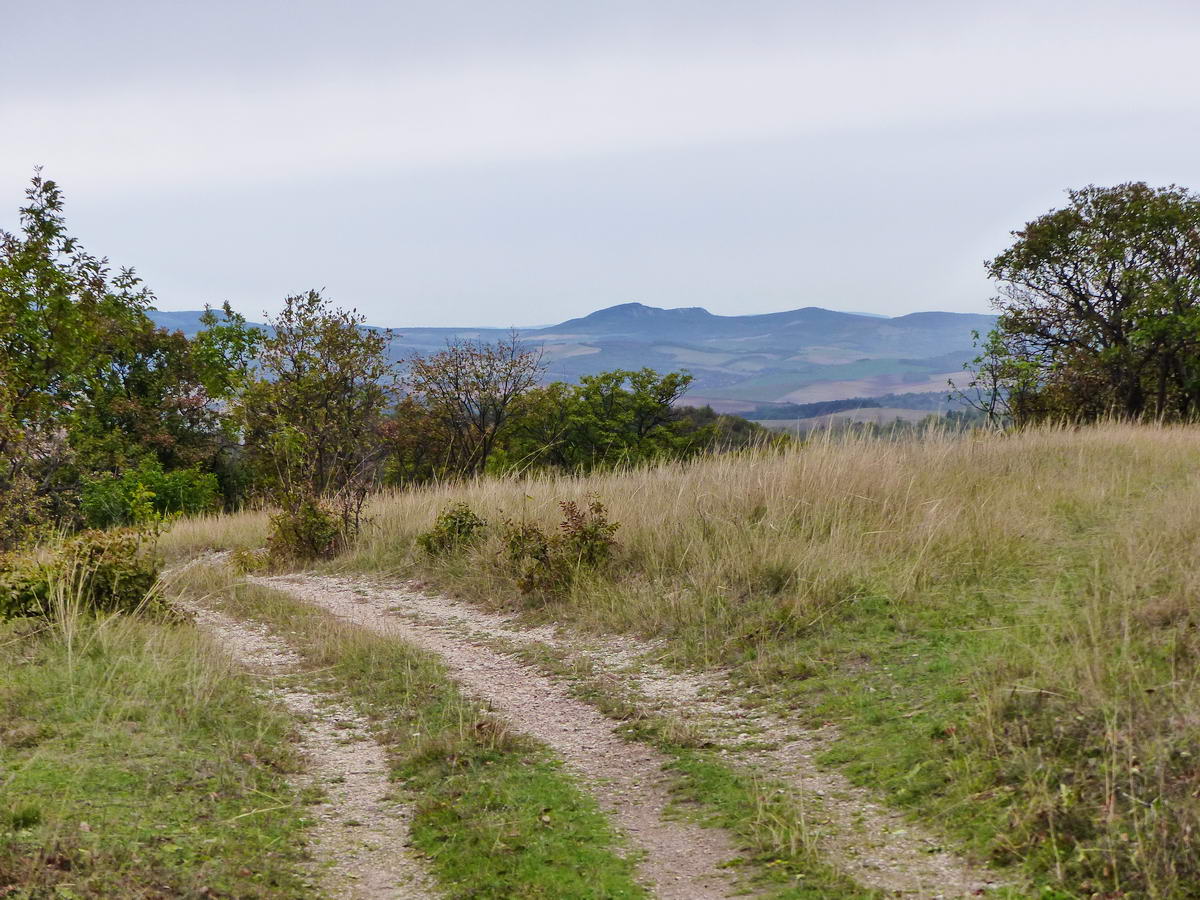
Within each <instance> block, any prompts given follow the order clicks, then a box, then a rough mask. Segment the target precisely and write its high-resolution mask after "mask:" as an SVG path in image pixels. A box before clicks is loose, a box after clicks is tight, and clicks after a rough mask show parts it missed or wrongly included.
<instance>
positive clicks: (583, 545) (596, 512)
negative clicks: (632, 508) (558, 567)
mask: <svg viewBox="0 0 1200 900" xmlns="http://www.w3.org/2000/svg"><path fill="white" fill-rule="evenodd" d="M558 505H559V508H561V509H562V513H563V521H562V524H561V525H559V526H558V527H559V529H560V530H561V535H560V539H561V544H562V548H563V551H564V552H565V553H566V554H567V555H569V556H571V557H573V558H574V561H575V562H576V563H577V564H578V565H581V566H588V567H589V568H593V569H594V568H597V567H599V566H602V565H604V564H605V563H607V562H608V561H609V560H610V559H612V557H613V553H614V552H615V550H616V548H617V542H616V540H615V539H614V538H613V535H615V534H616V533H617V529H618V528H620V527H621V526H620V524H619V523H617V522H610V521H608V510H607V509H606V508H605V506H604V504H603V503H601V502H600V498H598V497H589V498H588V503H587V507H586V508H585V509H580V508H579V504H577V503H576V502H575V501H574V500H563V501H561V502H560V503H559V504H558Z"/></svg>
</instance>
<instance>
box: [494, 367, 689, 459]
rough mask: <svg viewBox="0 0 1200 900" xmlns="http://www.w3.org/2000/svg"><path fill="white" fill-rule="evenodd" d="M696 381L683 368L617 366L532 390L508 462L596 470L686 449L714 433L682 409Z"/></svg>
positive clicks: (509, 448)
mask: <svg viewBox="0 0 1200 900" xmlns="http://www.w3.org/2000/svg"><path fill="white" fill-rule="evenodd" d="M691 380H692V377H691V376H690V375H688V374H686V373H683V372H671V373H668V374H666V375H659V374H658V373H657V372H655V371H654V370H653V369H640V370H637V371H630V370H623V369H618V370H615V371H612V372H603V373H601V374H598V375H585V376H584V377H583V378H581V379H580V383H579V384H578V385H568V384H563V383H561V382H559V383H554V384H550V385H547V386H545V387H543V388H539V389H537V390H535V391H531V392H530V393H529V394H528V396H527V397H526V398H525V399H524V400H523V402H522V404H521V410H520V416H519V420H518V423H517V426H516V428H515V429H514V434H513V437H512V439H511V440H510V441H509V442H508V444H507V446H506V448H505V449H506V458H507V461H508V462H509V463H510V464H511V465H513V466H516V467H518V468H520V467H526V466H535V465H548V466H553V467H557V468H562V469H566V470H569V471H589V470H591V469H595V468H602V467H606V466H613V465H618V464H622V463H630V464H638V463H642V462H647V461H650V460H654V459H675V458H679V457H680V456H686V455H687V454H689V453H691V452H695V451H696V450H698V449H700V448H701V447H703V446H705V445H706V444H707V443H708V442H709V440H710V439H711V437H712V430H711V429H707V430H706V429H705V428H704V427H703V426H699V427H697V426H695V425H694V423H692V422H690V421H689V420H688V419H687V418H686V417H684V416H682V415H681V414H680V413H679V411H678V410H677V409H676V408H675V404H676V402H677V401H678V400H679V398H680V397H682V396H683V393H684V391H686V390H687V387H688V385H689V384H690V383H691Z"/></svg>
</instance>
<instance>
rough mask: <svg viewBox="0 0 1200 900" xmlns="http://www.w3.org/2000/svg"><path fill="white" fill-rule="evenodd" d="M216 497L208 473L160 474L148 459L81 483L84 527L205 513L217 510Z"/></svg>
mask: <svg viewBox="0 0 1200 900" xmlns="http://www.w3.org/2000/svg"><path fill="white" fill-rule="evenodd" d="M220 497H221V486H220V483H219V481H218V480H217V476H216V475H215V474H213V473H212V472H201V471H200V470H199V469H176V470H175V471H173V472H164V471H163V468H162V465H161V464H160V463H159V462H158V461H157V460H153V459H149V460H145V461H143V462H142V464H141V465H139V466H138V467H137V468H136V469H129V470H127V471H125V472H122V473H121V474H119V475H101V476H99V477H97V478H89V479H87V480H85V481H84V484H83V499H82V503H81V509H82V512H83V517H84V520H85V521H86V522H87V524H88V526H90V527H92V528H109V527H111V526H113V525H140V524H144V523H146V522H150V521H153V520H155V519H163V518H166V517H168V516H172V515H175V514H177V513H186V514H191V513H201V512H208V511H210V510H214V509H216V508H217V507H218V506H219V504H220Z"/></svg>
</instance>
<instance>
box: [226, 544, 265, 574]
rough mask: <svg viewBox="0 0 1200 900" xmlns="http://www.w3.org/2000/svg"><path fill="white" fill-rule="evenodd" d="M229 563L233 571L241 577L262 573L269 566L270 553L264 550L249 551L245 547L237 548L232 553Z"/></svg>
mask: <svg viewBox="0 0 1200 900" xmlns="http://www.w3.org/2000/svg"><path fill="white" fill-rule="evenodd" d="M229 562H230V564H231V565H232V566H233V569H234V571H235V572H239V573H241V574H242V575H252V574H254V573H255V572H264V571H266V570H267V569H268V568H270V566H271V562H272V560H271V551H270V550H268V549H266V548H261V549H258V550H250V549H247V548H246V547H239V548H238V549H237V550H234V551H233V555H232V556H230V558H229Z"/></svg>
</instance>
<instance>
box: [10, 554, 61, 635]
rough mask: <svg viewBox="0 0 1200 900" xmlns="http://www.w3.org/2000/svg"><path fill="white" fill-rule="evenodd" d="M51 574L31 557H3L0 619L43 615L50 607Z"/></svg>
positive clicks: (40, 562) (11, 555) (44, 565)
mask: <svg viewBox="0 0 1200 900" xmlns="http://www.w3.org/2000/svg"><path fill="white" fill-rule="evenodd" d="M49 584H50V570H49V566H47V565H46V564H45V563H44V562H42V561H40V560H38V559H37V558H36V557H35V556H33V555H32V554H28V553H8V554H5V555H4V556H0V619H16V618H20V617H22V616H37V615H41V613H42V611H43V610H45V609H47V608H48V607H49V604H48V599H49V595H50V590H49Z"/></svg>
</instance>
